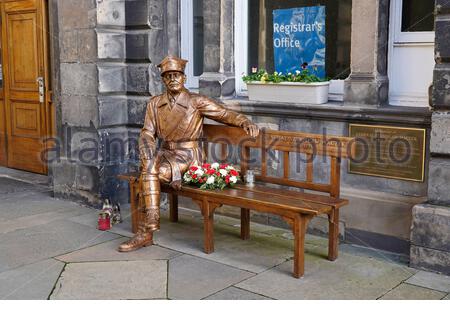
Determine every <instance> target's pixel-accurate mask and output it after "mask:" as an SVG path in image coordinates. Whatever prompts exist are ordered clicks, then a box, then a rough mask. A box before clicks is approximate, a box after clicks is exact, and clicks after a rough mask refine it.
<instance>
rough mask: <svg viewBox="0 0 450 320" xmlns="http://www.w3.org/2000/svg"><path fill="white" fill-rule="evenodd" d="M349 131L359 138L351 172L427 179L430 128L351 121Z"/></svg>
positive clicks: (387, 176) (402, 178)
mask: <svg viewBox="0 0 450 320" xmlns="http://www.w3.org/2000/svg"><path fill="white" fill-rule="evenodd" d="M349 131H350V136H351V137H354V138H356V139H357V143H356V157H355V158H354V159H353V160H352V161H349V172H350V173H355V174H362V175H370V176H378V177H384V178H392V179H400V180H409V181H418V182H423V181H424V175H425V172H424V171H425V143H426V142H425V141H426V129H414V128H400V127H387V126H369V125H357V124H351V125H350V130H349Z"/></svg>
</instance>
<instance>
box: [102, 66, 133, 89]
mask: <svg viewBox="0 0 450 320" xmlns="http://www.w3.org/2000/svg"><path fill="white" fill-rule="evenodd" d="M98 79H99V88H98V90H99V92H100V93H109V92H115V93H118V92H121V93H124V92H126V91H127V89H126V88H127V69H126V66H124V65H117V66H109V65H99V66H98Z"/></svg>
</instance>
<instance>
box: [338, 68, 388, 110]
mask: <svg viewBox="0 0 450 320" xmlns="http://www.w3.org/2000/svg"><path fill="white" fill-rule="evenodd" d="M344 86H345V87H344V101H345V102H348V103H353V104H367V105H381V104H383V103H386V102H387V100H388V95H389V83H388V81H387V79H374V78H373V76H372V75H368V76H366V75H363V76H361V77H357V76H353V77H350V78H349V79H347V80H346V81H345V85H344Z"/></svg>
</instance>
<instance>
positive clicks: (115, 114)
mask: <svg viewBox="0 0 450 320" xmlns="http://www.w3.org/2000/svg"><path fill="white" fill-rule="evenodd" d="M98 103H99V119H100V126H101V127H106V126H116V125H125V124H127V123H128V115H127V99H126V98H125V97H116V96H101V97H99V100H98Z"/></svg>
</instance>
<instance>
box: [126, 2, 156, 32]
mask: <svg viewBox="0 0 450 320" xmlns="http://www.w3.org/2000/svg"><path fill="white" fill-rule="evenodd" d="M149 2H150V1H148V0H133V1H125V22H126V25H127V26H133V27H136V26H148V24H149V20H148V17H149V16H148V14H149V10H148V6H147V5H148V3H149ZM159 2H161V3H162V1H159Z"/></svg>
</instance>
